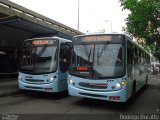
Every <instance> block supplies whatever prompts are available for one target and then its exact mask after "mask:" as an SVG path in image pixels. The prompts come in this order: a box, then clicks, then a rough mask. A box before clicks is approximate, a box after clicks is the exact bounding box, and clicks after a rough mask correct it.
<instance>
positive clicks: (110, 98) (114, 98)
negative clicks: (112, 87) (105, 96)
mask: <svg viewBox="0 0 160 120" xmlns="http://www.w3.org/2000/svg"><path fill="white" fill-rule="evenodd" d="M109 100H120V96H109Z"/></svg>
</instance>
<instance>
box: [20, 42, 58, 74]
mask: <svg viewBox="0 0 160 120" xmlns="http://www.w3.org/2000/svg"><path fill="white" fill-rule="evenodd" d="M39 41H40V40H39ZM33 43H34V42H32V43H31V44H29V43H28V44H27V45H25V46H24V47H23V50H22V55H21V58H20V71H21V72H27V73H47V72H53V71H56V69H57V45H58V44H57V42H56V41H53V44H39V43H38V44H35V43H34V45H33Z"/></svg>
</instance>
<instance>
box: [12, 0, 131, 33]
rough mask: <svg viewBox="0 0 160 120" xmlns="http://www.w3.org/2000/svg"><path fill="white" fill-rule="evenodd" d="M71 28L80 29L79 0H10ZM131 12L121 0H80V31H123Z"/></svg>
mask: <svg viewBox="0 0 160 120" xmlns="http://www.w3.org/2000/svg"><path fill="white" fill-rule="evenodd" d="M10 1H12V2H14V3H17V4H19V5H21V6H23V7H26V8H28V9H30V10H33V11H34V12H37V13H39V14H42V15H44V16H46V17H49V18H51V19H53V20H55V21H58V22H60V23H62V24H65V25H67V26H69V27H71V28H74V29H78V27H77V26H78V0H10ZM128 14H129V12H128V11H122V8H121V7H120V3H119V0H79V31H81V32H84V33H87V32H89V33H93V32H101V31H104V30H105V32H106V33H109V32H111V31H112V32H118V33H123V31H122V27H125V19H126V18H127V16H128Z"/></svg>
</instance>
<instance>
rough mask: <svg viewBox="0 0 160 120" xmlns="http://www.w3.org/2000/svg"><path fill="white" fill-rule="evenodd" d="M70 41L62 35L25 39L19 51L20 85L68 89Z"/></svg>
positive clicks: (27, 87)
mask: <svg viewBox="0 0 160 120" xmlns="http://www.w3.org/2000/svg"><path fill="white" fill-rule="evenodd" d="M70 46H71V41H70V40H66V39H63V38H60V37H43V38H33V39H28V40H25V41H24V45H23V47H22V50H21V55H20V71H19V77H18V82H19V88H20V89H24V90H35V91H43V92H61V91H65V90H67V70H68V67H69V64H70V63H69V61H70V58H71V57H70V55H71V50H70Z"/></svg>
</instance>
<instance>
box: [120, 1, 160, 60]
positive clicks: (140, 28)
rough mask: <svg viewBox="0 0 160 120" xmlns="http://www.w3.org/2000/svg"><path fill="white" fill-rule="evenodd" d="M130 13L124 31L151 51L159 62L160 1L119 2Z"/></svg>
mask: <svg viewBox="0 0 160 120" xmlns="http://www.w3.org/2000/svg"><path fill="white" fill-rule="evenodd" d="M120 2H121V6H122V7H123V10H124V9H127V10H129V11H130V14H129V16H128V18H127V19H126V25H127V27H126V28H125V29H124V31H125V32H126V33H128V34H130V35H132V36H133V37H135V38H136V39H137V42H138V43H139V44H141V45H143V46H145V47H147V48H149V49H150V50H151V51H152V54H153V55H154V56H155V57H157V58H158V59H159V60H160V33H159V31H158V29H159V28H160V0H120Z"/></svg>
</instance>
